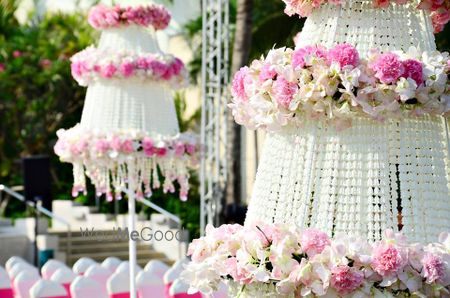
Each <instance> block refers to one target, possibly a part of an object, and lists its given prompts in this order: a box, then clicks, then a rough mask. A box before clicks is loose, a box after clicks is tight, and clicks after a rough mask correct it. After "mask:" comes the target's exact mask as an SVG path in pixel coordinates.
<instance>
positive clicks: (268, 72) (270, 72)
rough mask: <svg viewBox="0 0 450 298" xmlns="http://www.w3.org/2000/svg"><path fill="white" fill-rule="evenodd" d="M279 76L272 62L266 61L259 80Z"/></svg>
mask: <svg viewBox="0 0 450 298" xmlns="http://www.w3.org/2000/svg"><path fill="white" fill-rule="evenodd" d="M276 76H277V72H276V71H275V69H273V67H272V65H271V64H270V63H265V64H264V65H263V67H262V68H261V72H260V73H259V80H260V81H266V80H273V79H274V78H275V77H276Z"/></svg>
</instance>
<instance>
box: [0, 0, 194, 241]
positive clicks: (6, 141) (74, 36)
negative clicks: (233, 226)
mask: <svg viewBox="0 0 450 298" xmlns="http://www.w3.org/2000/svg"><path fill="white" fill-rule="evenodd" d="M15 8H16V7H15V5H14V1H11V0H1V2H0V183H3V184H5V185H8V186H11V185H20V184H22V174H21V168H20V158H21V157H24V156H30V155H35V154H47V155H49V156H50V157H51V173H52V178H53V195H54V198H55V199H72V197H71V195H70V193H71V187H72V181H73V177H72V166H71V165H70V164H66V163H61V162H60V161H59V159H58V158H57V156H56V155H55V154H54V153H53V146H54V144H55V142H56V131H57V130H58V129H60V128H70V127H72V126H74V125H75V124H76V123H77V122H78V121H79V120H80V118H81V112H82V108H83V104H84V97H85V93H86V88H83V87H80V86H78V84H77V83H76V82H75V81H74V80H73V78H72V76H71V73H70V60H69V58H70V57H71V56H72V55H73V54H75V53H76V52H78V51H80V50H82V49H84V48H85V47H87V46H88V45H90V44H92V43H94V42H95V40H97V39H98V32H96V31H94V30H92V29H91V27H90V26H89V25H88V23H87V21H86V16H85V15H81V14H72V15H67V14H51V15H46V16H44V17H43V18H42V19H41V20H34V21H33V22H32V23H31V24H29V25H21V24H18V23H17V21H16V19H15V17H14V15H13V13H14V11H15ZM175 106H176V109H177V115H178V116H179V122H180V128H181V130H182V131H184V130H188V129H195V130H196V129H198V123H199V117H200V113H199V111H197V112H196V113H194V115H192V116H191V117H189V118H188V119H182V115H184V112H185V110H186V101H185V96H184V94H183V93H179V94H177V95H176V97H175ZM191 181H192V186H191V192H190V197H189V200H188V202H181V201H180V200H179V198H178V193H175V194H164V193H163V192H162V191H155V193H154V194H153V196H152V198H151V200H152V201H153V202H155V203H156V204H158V205H160V206H161V207H163V208H165V209H167V210H168V211H170V212H172V213H175V214H178V215H179V216H180V217H181V219H182V221H183V226H184V227H185V228H186V229H188V230H189V231H190V232H191V235H194V236H195V235H197V236H198V233H199V224H198V222H199V218H200V214H199V212H200V211H199V205H200V203H199V202H200V198H199V193H198V184H199V182H198V178H197V176H196V175H195V173H193V174H192V179H191ZM75 201H77V202H80V203H82V204H85V205H95V198H94V189H93V188H92V186H90V188H89V192H88V195H87V196H80V197H78V198H76V199H75ZM0 207H2V206H0ZM3 207H5V206H3ZM3 210H4V212H3V216H7V217H12V218H17V217H21V216H27V215H30V212H29V211H27V210H26V208H25V206H24V204H22V203H21V202H19V201H16V200H9V201H8V202H7V206H6V207H5V208H3ZM99 211H100V212H105V213H113V212H114V204H113V203H107V202H105V200H104V198H102V199H101V204H100V210H99ZM119 211H120V212H121V213H125V212H127V204H126V199H124V200H121V201H119ZM137 211H138V212H141V214H146V215H147V216H149V215H150V214H151V213H152V212H153V211H152V210H149V209H148V208H147V207H143V206H142V205H141V204H137Z"/></svg>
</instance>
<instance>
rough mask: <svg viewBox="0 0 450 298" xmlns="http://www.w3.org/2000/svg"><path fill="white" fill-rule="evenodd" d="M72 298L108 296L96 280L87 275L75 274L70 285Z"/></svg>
mask: <svg viewBox="0 0 450 298" xmlns="http://www.w3.org/2000/svg"><path fill="white" fill-rule="evenodd" d="M70 295H71V296H72V298H108V294H107V293H106V291H105V290H104V289H103V288H102V287H101V286H100V284H99V283H98V282H96V281H95V280H92V279H90V278H88V277H84V276H77V277H76V278H75V279H74V280H73V282H72V284H71V285H70Z"/></svg>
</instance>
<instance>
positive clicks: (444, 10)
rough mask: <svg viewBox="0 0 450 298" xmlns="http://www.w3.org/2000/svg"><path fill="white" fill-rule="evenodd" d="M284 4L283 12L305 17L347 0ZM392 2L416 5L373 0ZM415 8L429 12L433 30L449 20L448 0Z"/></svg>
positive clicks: (425, 0) (382, 2)
mask: <svg viewBox="0 0 450 298" xmlns="http://www.w3.org/2000/svg"><path fill="white" fill-rule="evenodd" d="M282 1H283V2H284V3H285V4H286V9H285V10H284V12H285V13H286V14H287V15H289V16H292V15H295V14H297V15H299V16H300V17H307V16H309V15H310V14H311V12H312V11H313V10H314V9H317V8H319V7H320V6H322V5H324V4H326V3H330V4H332V5H342V4H344V3H345V1H347V0H282ZM392 3H395V4H399V5H405V4H410V3H412V4H413V5H417V2H416V1H415V0H373V6H374V7H375V8H386V7H388V6H389V5H391V4H392ZM417 9H423V10H425V11H427V12H428V13H429V14H430V17H431V21H432V24H433V27H434V32H435V33H438V32H441V31H442V30H444V26H445V25H446V24H447V23H448V22H449V21H450V1H447V0H421V1H419V4H418V5H417Z"/></svg>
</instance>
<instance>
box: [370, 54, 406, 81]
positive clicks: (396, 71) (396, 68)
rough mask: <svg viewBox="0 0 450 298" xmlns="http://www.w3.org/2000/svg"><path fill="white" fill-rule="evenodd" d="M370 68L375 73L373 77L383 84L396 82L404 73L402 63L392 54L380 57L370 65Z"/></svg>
mask: <svg viewBox="0 0 450 298" xmlns="http://www.w3.org/2000/svg"><path fill="white" fill-rule="evenodd" d="M370 67H371V68H372V70H374V71H375V77H376V78H378V79H379V80H380V81H381V82H382V83H385V84H392V83H395V82H397V80H398V79H399V78H400V77H401V75H402V74H403V73H404V72H405V68H404V66H403V63H402V62H401V61H400V59H399V57H398V56H397V55H396V54H394V53H386V54H382V55H380V57H378V59H377V60H376V61H375V62H374V63H372V64H371V65H370Z"/></svg>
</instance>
